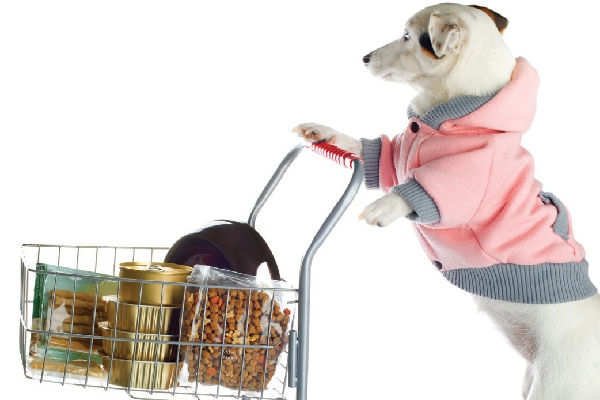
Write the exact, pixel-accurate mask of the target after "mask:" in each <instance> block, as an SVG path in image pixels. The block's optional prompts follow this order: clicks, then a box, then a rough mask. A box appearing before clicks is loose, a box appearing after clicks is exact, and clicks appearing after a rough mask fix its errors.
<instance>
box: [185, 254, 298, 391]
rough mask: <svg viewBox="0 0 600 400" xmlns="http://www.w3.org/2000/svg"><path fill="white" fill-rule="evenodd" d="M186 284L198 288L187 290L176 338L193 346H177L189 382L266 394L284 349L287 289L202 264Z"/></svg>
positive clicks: (287, 316) (284, 285)
mask: <svg viewBox="0 0 600 400" xmlns="http://www.w3.org/2000/svg"><path fill="white" fill-rule="evenodd" d="M188 281H189V282H190V283H194V284H199V285H194V286H189V287H188V288H187V291H186V294H185V304H184V311H183V322H182V323H183V326H182V334H181V340H182V341H184V342H193V343H197V344H194V345H191V346H182V351H183V353H184V360H185V364H186V368H187V369H186V372H187V380H188V382H194V381H195V382H197V383H198V384H202V385H220V386H223V387H227V388H230V389H234V390H240V391H252V392H260V391H262V390H266V389H267V386H268V384H269V382H270V380H271V379H272V377H273V376H274V374H275V370H276V368H277V365H278V359H279V356H280V355H281V353H282V352H283V351H284V350H285V349H286V348H287V341H288V330H289V328H290V324H291V317H290V315H291V314H292V311H291V310H290V309H289V308H287V307H285V306H287V305H288V303H287V302H286V299H285V297H286V296H287V294H288V293H289V292H288V291H287V290H289V286H287V284H285V282H281V281H270V280H269V281H258V280H257V278H256V277H254V276H250V275H244V274H240V273H236V272H232V271H228V270H222V269H219V268H214V267H209V266H204V265H197V266H195V267H194V271H193V272H192V274H191V275H190V277H189V278H188ZM282 289H283V290H282ZM282 305H284V306H283V307H282ZM182 376H185V374H182Z"/></svg>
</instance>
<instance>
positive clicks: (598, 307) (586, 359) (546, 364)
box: [527, 296, 600, 400]
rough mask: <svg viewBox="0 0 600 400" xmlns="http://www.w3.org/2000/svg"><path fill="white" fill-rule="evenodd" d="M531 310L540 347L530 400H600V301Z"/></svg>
mask: <svg viewBox="0 0 600 400" xmlns="http://www.w3.org/2000/svg"><path fill="white" fill-rule="evenodd" d="M532 309H536V312H535V314H536V319H535V320H536V330H537V332H538V335H537V337H538V340H539V346H538V350H537V354H536V358H535V360H534V362H533V364H532V367H533V368H532V373H533V380H532V385H531V390H530V392H529V395H528V397H527V400H597V399H600V297H599V296H595V297H591V298H589V299H585V300H580V301H574V302H570V303H563V304H551V305H539V306H532Z"/></svg>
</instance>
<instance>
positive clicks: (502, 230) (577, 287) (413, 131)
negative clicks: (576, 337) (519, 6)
mask: <svg viewBox="0 0 600 400" xmlns="http://www.w3.org/2000/svg"><path fill="white" fill-rule="evenodd" d="M538 83H539V78H538V75H537V72H536V71H535V70H534V69H533V68H532V67H531V66H530V65H529V63H528V62H527V61H526V60H525V59H522V58H519V59H517V65H516V67H515V70H514V72H513V77H512V80H511V82H509V83H508V84H507V85H506V86H505V87H504V88H503V89H502V90H500V91H499V92H498V93H496V94H495V95H490V96H481V97H479V96H464V97H460V98H455V99H452V100H450V101H448V102H447V103H444V104H441V105H439V106H436V107H434V108H432V109H431V110H429V111H428V112H426V113H425V114H424V115H422V116H417V115H415V114H414V113H413V112H412V110H410V109H409V118H410V119H409V123H408V128H407V129H406V131H405V132H404V133H403V134H402V135H398V136H396V137H394V138H393V139H391V140H390V139H389V138H388V137H386V136H382V137H381V138H378V139H375V140H367V139H362V142H363V149H364V151H363V160H364V163H365V184H366V186H367V187H368V188H380V189H382V190H383V191H385V192H389V191H393V192H396V193H398V194H400V195H401V196H403V197H404V198H405V199H406V200H407V201H408V203H409V204H410V205H411V206H412V207H413V209H414V213H413V214H412V215H410V216H409V218H410V219H411V220H413V221H414V226H415V228H416V232H417V235H418V237H419V239H420V242H421V244H422V246H423V248H424V250H425V252H426V254H427V256H428V257H429V258H430V260H431V261H432V262H433V263H434V265H436V266H437V267H438V269H440V271H441V272H442V273H443V274H444V276H445V277H446V278H447V279H448V280H450V281H451V282H452V283H454V284H455V285H457V286H459V287H461V288H462V289H465V290H467V291H469V292H471V293H474V294H477V295H480V296H486V297H491V298H494V299H499V300H506V301H513V302H521V303H557V302H564V301H571V300H579V299H583V298H586V297H589V296H591V295H593V294H595V293H597V290H596V288H595V287H594V285H593V284H592V283H591V282H590V280H589V277H588V273H587V271H588V265H587V262H586V260H585V258H584V257H585V252H584V249H583V247H582V246H581V245H580V244H579V243H578V242H577V241H575V239H574V237H573V233H572V232H573V229H572V226H571V218H570V216H569V214H568V211H567V209H566V208H565V206H564V205H563V204H562V203H561V202H560V201H559V200H558V198H557V197H556V196H554V195H552V194H550V193H545V192H542V185H541V183H540V182H539V181H537V180H536V179H535V178H534V163H533V159H532V157H531V155H530V154H529V152H528V151H527V150H525V149H524V148H523V147H522V146H521V144H520V143H521V136H522V135H523V133H524V132H525V131H526V130H527V129H528V128H529V127H530V125H531V123H532V120H533V118H534V115H535V109H536V96H537V87H538Z"/></svg>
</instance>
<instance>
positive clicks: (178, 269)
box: [119, 261, 193, 279]
mask: <svg viewBox="0 0 600 400" xmlns="http://www.w3.org/2000/svg"><path fill="white" fill-rule="evenodd" d="M192 269H193V268H191V267H188V266H187V265H180V264H174V263H157V262H140V261H131V262H122V263H121V264H120V272H119V276H120V277H121V278H127V277H130V276H131V274H135V275H139V277H145V278H148V279H152V276H154V275H161V276H162V275H168V276H172V275H184V276H187V275H189V274H190V273H191V272H192ZM124 275H127V276H124Z"/></svg>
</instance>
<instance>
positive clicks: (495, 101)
mask: <svg viewBox="0 0 600 400" xmlns="http://www.w3.org/2000/svg"><path fill="white" fill-rule="evenodd" d="M538 86H539V76H538V73H537V71H536V70H535V69H534V68H533V67H532V66H531V65H530V64H529V62H528V61H527V60H525V59H524V58H522V57H519V58H517V62H516V66H515V69H514V71H513V75H512V79H511V81H510V82H509V83H508V84H507V85H506V86H505V87H504V88H502V89H501V90H500V91H498V92H497V93H492V94H489V95H485V96H460V97H457V98H454V99H452V100H450V101H447V102H446V103H443V104H440V105H437V106H435V107H432V108H431V109H430V110H429V111H427V112H426V113H425V114H424V115H423V116H418V115H416V113H415V112H414V111H413V110H412V109H411V108H409V109H408V116H409V118H411V117H418V118H420V119H421V121H423V122H424V123H426V124H427V125H429V126H431V127H432V128H434V129H436V130H440V131H443V132H444V133H445V134H451V133H452V132H453V131H455V130H453V129H452V127H453V126H457V125H458V126H461V127H462V128H461V132H463V133H464V127H472V128H474V129H478V130H479V129H483V130H492V131H495V132H525V131H527V130H528V129H529V127H530V126H531V123H532V122H533V118H534V116H535V112H536V106H537V91H538ZM474 111H477V112H474Z"/></svg>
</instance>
